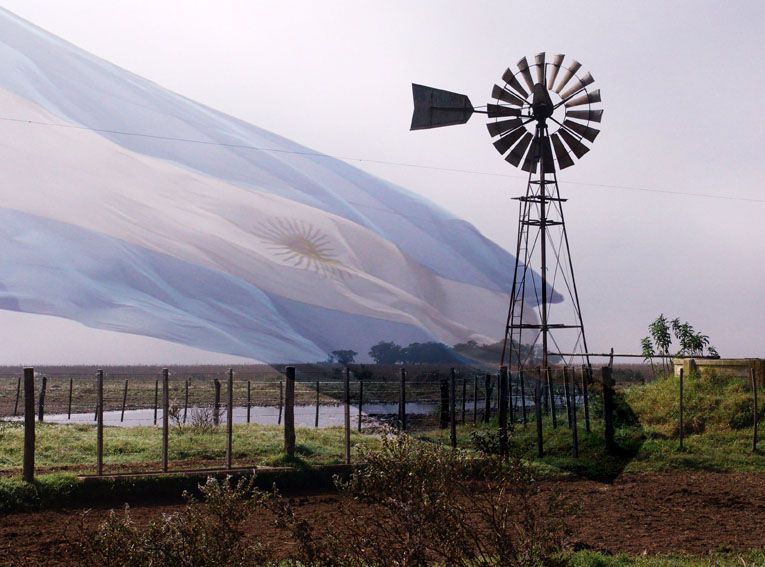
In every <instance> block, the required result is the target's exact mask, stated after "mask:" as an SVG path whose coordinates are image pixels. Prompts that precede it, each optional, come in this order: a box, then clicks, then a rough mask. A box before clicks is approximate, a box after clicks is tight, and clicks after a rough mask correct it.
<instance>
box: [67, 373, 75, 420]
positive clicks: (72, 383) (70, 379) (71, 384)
mask: <svg viewBox="0 0 765 567" xmlns="http://www.w3.org/2000/svg"><path fill="white" fill-rule="evenodd" d="M73 385H74V378H72V377H70V378H69V403H68V404H67V410H66V418H67V419H72V386H73Z"/></svg>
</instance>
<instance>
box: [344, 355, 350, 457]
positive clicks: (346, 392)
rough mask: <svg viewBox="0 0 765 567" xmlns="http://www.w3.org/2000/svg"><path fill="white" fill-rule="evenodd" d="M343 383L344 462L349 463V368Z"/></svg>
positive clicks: (346, 369)
mask: <svg viewBox="0 0 765 567" xmlns="http://www.w3.org/2000/svg"><path fill="white" fill-rule="evenodd" d="M344 374H345V376H344V377H345V380H344V383H343V404H344V408H343V410H344V412H343V413H344V418H345V419H344V426H345V431H344V433H345V436H344V441H345V464H346V465H350V464H351V370H350V369H349V368H348V367H346V368H345V373H344Z"/></svg>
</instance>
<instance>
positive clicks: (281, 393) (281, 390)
mask: <svg viewBox="0 0 765 567" xmlns="http://www.w3.org/2000/svg"><path fill="white" fill-rule="evenodd" d="M283 407H284V382H283V381H282V380H279V418H278V419H277V420H276V424H277V425H281V424H282V408H283Z"/></svg>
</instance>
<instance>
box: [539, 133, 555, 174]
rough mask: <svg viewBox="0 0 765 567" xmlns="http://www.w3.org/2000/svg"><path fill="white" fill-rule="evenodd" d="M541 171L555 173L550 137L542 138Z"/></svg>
mask: <svg viewBox="0 0 765 567" xmlns="http://www.w3.org/2000/svg"><path fill="white" fill-rule="evenodd" d="M542 172H543V173H555V160H554V159H553V154H552V148H550V137H549V136H545V137H544V138H542Z"/></svg>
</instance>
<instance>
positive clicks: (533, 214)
mask: <svg viewBox="0 0 765 567" xmlns="http://www.w3.org/2000/svg"><path fill="white" fill-rule="evenodd" d="M564 59H565V56H564V55H554V56H552V57H551V60H550V61H547V56H546V54H545V53H539V54H537V55H536V56H535V57H534V63H533V64H529V63H528V60H527V59H526V58H525V57H524V58H522V59H521V60H520V61H518V63H517V65H516V67H517V70H516V71H513V70H512V69H510V68H508V69H507V70H506V71H505V73H504V74H503V75H502V80H503V81H504V85H503V86H499V85H494V88H493V89H492V98H493V99H494V102H493V103H489V104H487V105H486V106H485V107H473V105H472V104H471V103H470V100H469V99H468V97H467V96H465V95H462V94H458V93H453V92H450V91H444V90H440V89H434V88H431V87H425V86H422V85H412V91H413V95H414V114H413V116H412V126H411V129H412V130H419V129H425V128H437V127H441V126H449V125H454V124H464V123H466V122H467V121H468V120H469V119H470V117H471V116H472V114H473V113H474V112H475V113H482V114H486V115H487V116H488V118H489V119H490V121H489V123H488V124H487V128H488V130H489V134H490V135H491V136H492V138H494V141H493V144H494V147H495V148H496V149H497V151H498V152H499V153H500V154H501V155H502V156H503V157H504V159H505V161H507V162H508V163H510V164H512V165H514V166H515V167H520V168H521V169H522V170H523V171H527V172H528V173H529V180H528V185H527V188H526V193H525V195H523V196H521V197H517V198H516V199H517V200H518V202H519V206H520V211H519V218H518V232H517V245H516V255H515V266H514V269H513V273H512V279H513V284H512V288H511V297H510V306H509V309H508V316H507V323H506V326H505V330H504V331H505V332H504V343H503V349H502V355H501V360H500V366H504V365H505V364H509V366H511V367H515V368H517V369H523V368H524V367H527V366H529V365H530V364H531V363H532V362H533V363H538V362H541V364H542V366H543V368H547V367H548V364H549V362H550V358H551V356H555V357H557V356H558V353H562V352H564V353H574V354H578V355H579V356H581V357H583V358H584V359H585V360H584V362H585V363H586V364H587V365H588V366H589V357H588V350H587V340H586V335H585V330H584V323H583V320H582V311H581V306H580V303H579V294H578V291H577V288H576V279H575V277H574V267H573V262H572V260H571V254H570V249H569V240H568V233H567V231H566V223H565V217H564V214H563V203H564V202H565V201H566V199H563V198H561V196H560V190H559V188H558V179H557V173H556V172H557V170H561V169H565V168H567V167H570V166H572V165H574V158H576V159H579V158H581V157H582V156H584V154H586V153H587V152H588V151H589V147H588V146H587V144H586V143H585V142H590V143H591V142H593V141H594V140H595V138H596V137H597V135H598V133H599V130H598V129H596V128H594V127H593V126H591V124H592V123H599V122H600V121H601V119H602V116H603V110H601V109H596V108H593V106H594V105H597V104H598V103H600V102H601V98H600V91H599V90H593V89H592V88H591V86H592V84H593V83H594V79H593V77H592V75H591V74H590V73H586V74H582V72H581V64H580V63H578V62H577V61H574V60H571V61H570V62H567V63H566V64H564ZM532 73H533V74H532ZM559 289H560V290H561V292H560V293H559V292H558V290H559ZM564 292H565V295H564ZM564 298H565V299H567V301H566V302H565V305H566V306H568V307H570V313H568V314H566V313H561V312H560V311H561V309H560V308H558V307H557V304H558V303H560V302H561V300H562V299H564ZM569 356H572V355H570V354H569ZM572 357H573V356H572Z"/></svg>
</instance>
